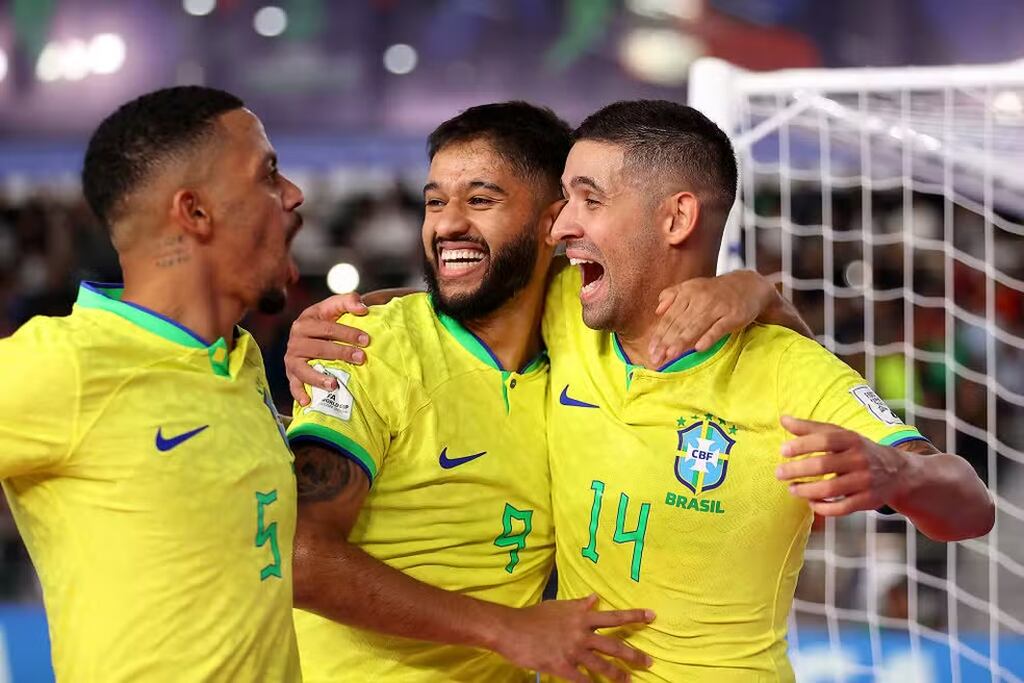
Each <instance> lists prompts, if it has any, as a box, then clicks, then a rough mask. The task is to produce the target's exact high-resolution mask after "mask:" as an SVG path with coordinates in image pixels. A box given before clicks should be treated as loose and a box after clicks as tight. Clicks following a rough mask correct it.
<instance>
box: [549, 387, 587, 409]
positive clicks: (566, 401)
mask: <svg viewBox="0 0 1024 683" xmlns="http://www.w3.org/2000/svg"><path fill="white" fill-rule="evenodd" d="M558 402H559V403H561V404H562V405H563V406H572V407H574V408H597V406H595V405H594V404H593V403H587V402H586V401H580V400H577V399H575V398H573V397H571V396H569V385H568V384H566V385H565V388H564V389H562V395H561V396H559V397H558Z"/></svg>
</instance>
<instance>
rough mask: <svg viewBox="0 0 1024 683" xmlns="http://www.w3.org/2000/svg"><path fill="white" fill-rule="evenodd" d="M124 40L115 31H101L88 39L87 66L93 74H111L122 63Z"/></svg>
mask: <svg viewBox="0 0 1024 683" xmlns="http://www.w3.org/2000/svg"><path fill="white" fill-rule="evenodd" d="M124 57H125V46H124V40H123V39H122V38H121V36H119V35H117V34H116V33H101V34H99V35H98V36H96V37H94V38H93V39H92V40H91V41H89V67H90V68H91V69H92V72H93V73H94V74H112V73H114V72H115V71H117V70H118V69H120V68H121V66H122V65H123V64H124Z"/></svg>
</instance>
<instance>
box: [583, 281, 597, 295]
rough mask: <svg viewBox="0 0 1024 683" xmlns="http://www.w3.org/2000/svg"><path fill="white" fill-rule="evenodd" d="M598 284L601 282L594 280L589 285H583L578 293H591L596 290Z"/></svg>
mask: <svg viewBox="0 0 1024 683" xmlns="http://www.w3.org/2000/svg"><path fill="white" fill-rule="evenodd" d="M600 282H601V281H600V280H594V281H593V282H591V283H590V284H589V285H583V288H582V289H581V290H580V291H581V292H583V293H584V294H589V293H590V292H592V291H594V290H595V289H597V285H598V283H600Z"/></svg>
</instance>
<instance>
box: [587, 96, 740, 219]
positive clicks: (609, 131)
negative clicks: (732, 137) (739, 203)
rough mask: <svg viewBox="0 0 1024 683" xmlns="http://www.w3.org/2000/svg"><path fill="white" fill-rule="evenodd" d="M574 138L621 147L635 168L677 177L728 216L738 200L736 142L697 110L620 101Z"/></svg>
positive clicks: (596, 115) (671, 104) (653, 102)
mask: <svg viewBox="0 0 1024 683" xmlns="http://www.w3.org/2000/svg"><path fill="white" fill-rule="evenodd" d="M573 137H574V138H575V139H576V140H596V141H600V142H611V143H614V144H617V145H621V146H622V147H624V148H625V162H626V164H627V165H629V166H630V167H631V168H633V169H642V170H645V171H649V172H650V173H654V174H660V175H662V176H663V177H664V176H665V174H666V173H668V174H674V175H676V176H678V177H679V178H680V179H683V180H685V181H686V182H687V183H688V184H690V185H691V186H693V187H694V189H696V190H698V191H700V192H701V193H702V194H703V195H704V197H703V198H704V199H705V201H710V202H712V203H713V205H714V208H718V209H720V210H722V211H724V212H725V213H726V214H728V211H729V209H730V208H731V207H732V204H733V201H734V200H735V199H736V183H737V179H738V173H737V170H736V156H735V154H734V153H733V149H732V143H730V142H729V137H728V136H727V135H726V134H725V133H724V132H723V131H722V129H721V128H719V127H718V126H716V125H715V124H714V122H712V121H711V119H709V118H708V117H706V116H704V114H701V113H700V112H699V111H697V110H696V109H694V108H693V107H687V106H686V105H683V104H677V103H675V102H669V101H667V100H634V101H629V102H616V103H614V104H609V105H608V106H607V107H604V108H602V109H600V110H598V111H597V112H595V113H593V114H591V115H590V116H588V117H587V118H586V120H584V121H583V123H581V124H580V125H579V128H577V129H576V131H575V132H574V133H573Z"/></svg>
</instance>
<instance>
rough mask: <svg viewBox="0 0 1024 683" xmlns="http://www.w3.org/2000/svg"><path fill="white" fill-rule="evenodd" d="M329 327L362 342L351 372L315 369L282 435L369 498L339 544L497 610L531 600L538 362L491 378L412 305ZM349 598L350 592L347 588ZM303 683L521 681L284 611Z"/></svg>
mask: <svg viewBox="0 0 1024 683" xmlns="http://www.w3.org/2000/svg"><path fill="white" fill-rule="evenodd" d="M341 322H343V323H347V324H351V325H356V326H358V327H360V328H361V329H364V330H366V331H367V332H368V333H369V334H370V336H371V338H372V339H373V349H372V353H369V354H367V355H368V359H367V361H366V363H365V364H364V365H361V366H349V365H346V364H343V363H337V362H322V361H315V362H314V367H316V366H319V369H321V370H322V371H324V372H328V373H330V374H332V375H334V376H335V377H336V378H337V379H338V381H339V389H338V390H337V391H335V392H326V391H324V390H322V389H319V388H316V387H313V388H310V390H311V394H312V401H311V403H310V405H309V406H307V407H306V408H302V407H300V406H298V405H296V406H295V409H294V416H293V422H292V423H291V425H290V427H289V429H288V438H289V441H290V442H291V444H292V446H293V447H296V446H298V445H300V444H302V443H304V442H313V443H318V444H320V445H323V446H326V447H327V448H331V449H333V450H335V451H337V452H338V453H339V454H341V455H342V456H344V457H347V458H350V459H352V460H353V461H354V462H355V463H356V464H358V465H359V466H360V467H362V468H363V469H364V471H365V472H366V473H367V475H368V477H369V479H370V481H371V487H370V491H369V493H368V496H367V498H366V501H365V503H364V507H363V509H362V510H361V512H360V514H359V517H358V519H357V521H356V523H355V526H354V528H353V530H352V532H351V534H350V536H349V541H350V542H352V543H355V544H357V545H359V547H361V548H362V549H363V550H365V551H366V552H368V553H369V554H371V555H373V556H374V557H375V558H377V559H379V560H380V561H382V562H385V563H387V564H388V565H390V566H392V567H394V568H396V569H399V570H401V571H403V572H405V573H406V574H408V575H409V576H411V577H413V578H415V579H418V580H420V581H423V582H425V583H429V584H431V585H434V586H437V587H439V588H443V589H445V590H449V591H457V592H460V593H463V594H466V595H470V596H472V597H474V598H479V599H481V600H489V601H491V602H496V603H500V604H503V605H508V606H512V607H522V606H525V605H531V604H534V603H536V602H538V601H539V600H540V598H541V594H542V592H543V589H544V585H545V583H546V581H547V579H548V577H549V575H550V573H551V569H552V565H553V561H554V532H553V529H552V515H551V498H550V486H551V484H550V475H549V471H548V458H547V447H546V444H545V407H546V402H547V388H548V382H547V379H548V363H547V360H546V357H544V356H541V357H538V358H537V359H535V360H534V361H533V362H531V363H530V364H528V365H527V366H526V367H524V368H522V369H521V370H519V371H509V370H505V369H503V368H502V367H501V364H500V363H499V362H498V360H497V358H496V357H495V356H494V354H493V353H492V352H491V351H490V350H489V349H488V348H487V346H486V344H484V342H483V341H481V340H480V339H479V338H478V337H476V336H475V335H473V333H472V332H470V331H469V330H468V329H466V328H465V327H463V326H462V325H460V324H459V323H458V322H457V321H455V320H453V319H451V318H449V317H447V316H443V315H437V314H436V313H435V312H434V309H433V306H432V305H431V302H430V299H429V297H428V296H427V295H426V294H413V295H410V296H406V297H401V298H397V299H393V300H392V301H390V302H389V303H388V304H386V305H384V306H375V307H371V308H370V313H369V315H368V316H366V317H360V318H351V319H349V318H342V320H341ZM352 590H358V586H353V587H352ZM295 626H296V631H297V633H298V638H299V653H300V656H301V659H302V668H303V676H304V677H305V680H307V681H337V680H353V681H356V680H358V681H377V680H380V681H438V680H448V681H523V680H532V675H530V674H529V673H528V672H524V671H522V670H520V669H517V668H516V667H514V666H513V665H512V664H510V663H509V662H508V661H506V660H505V659H503V658H502V657H500V656H499V655H496V654H494V653H491V652H487V651H483V650H478V649H474V648H468V647H457V646H448V645H438V644H433V643H427V642H422V641H416V640H409V639H404V638H397V637H392V636H387V635H382V634H379V633H373V632H370V631H365V630H360V629H357V628H353V627H350V626H346V625H344V624H340V623H337V622H334V621H330V620H328V619H324V618H322V617H320V616H317V615H315V614H312V613H309V612H305V611H302V610H296V615H295Z"/></svg>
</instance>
